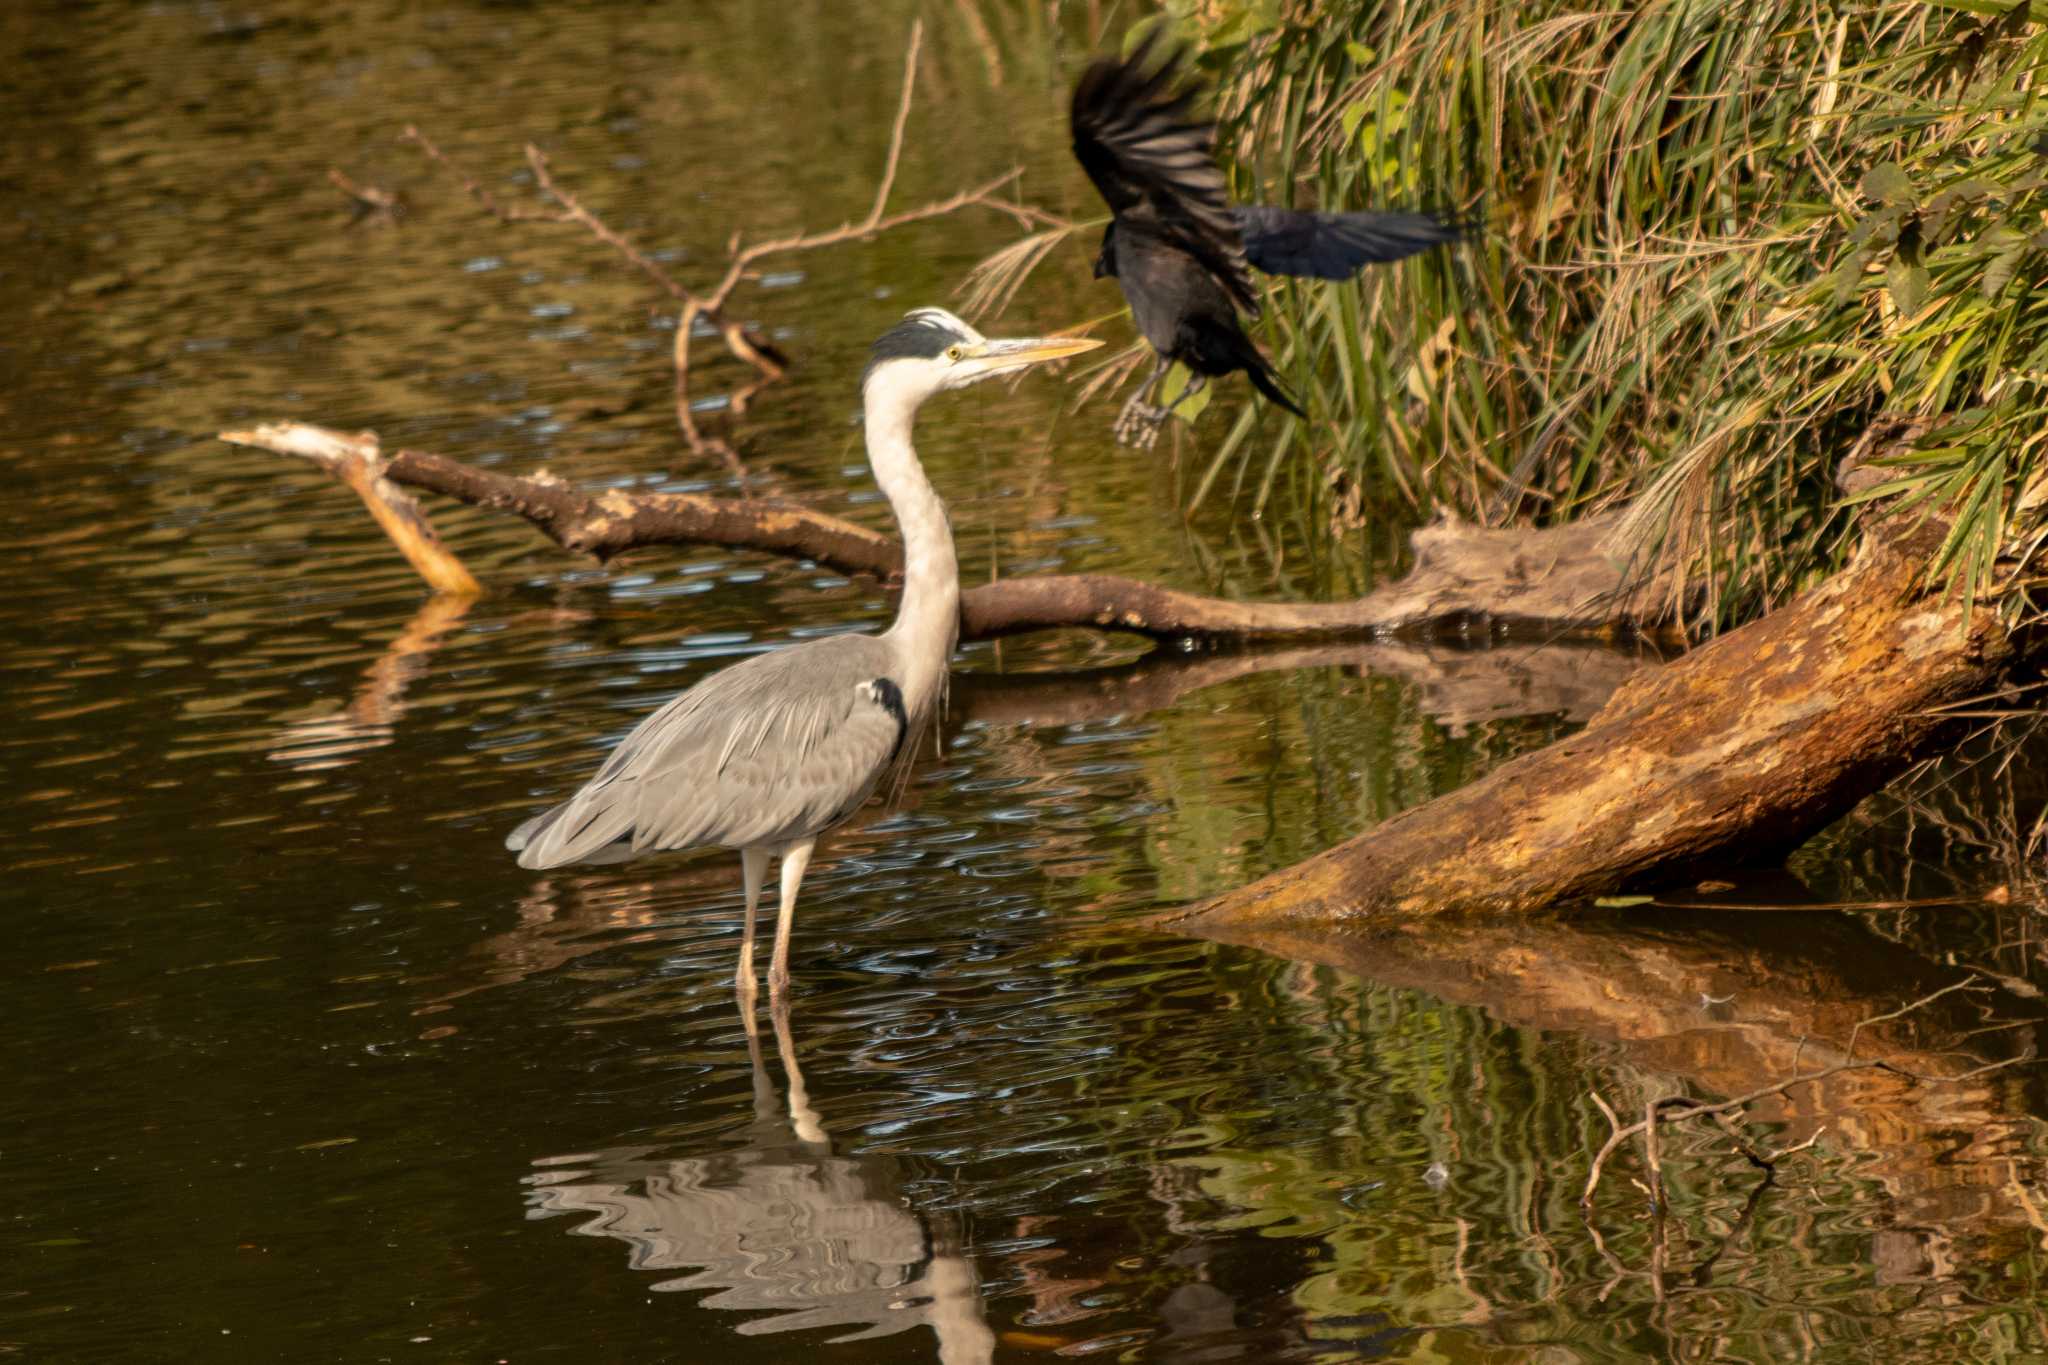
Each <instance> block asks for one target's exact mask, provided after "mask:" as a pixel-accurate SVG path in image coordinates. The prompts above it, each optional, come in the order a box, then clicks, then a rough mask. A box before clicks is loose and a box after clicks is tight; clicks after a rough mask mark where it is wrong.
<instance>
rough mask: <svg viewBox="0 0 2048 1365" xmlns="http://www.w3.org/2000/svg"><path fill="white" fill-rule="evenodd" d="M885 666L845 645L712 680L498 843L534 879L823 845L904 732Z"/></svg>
mask: <svg viewBox="0 0 2048 1365" xmlns="http://www.w3.org/2000/svg"><path fill="white" fill-rule="evenodd" d="M889 664H890V659H889V652H888V647H887V646H886V645H885V644H884V643H883V642H882V641H881V640H879V639H877V638H876V637H874V636H871V635H843V636H834V637H831V638H828V639H823V640H811V641H807V642H806V643H804V644H800V645H794V646H791V647H790V648H787V649H781V650H777V651H775V652H774V653H771V654H762V655H757V656H755V657H754V658H751V659H748V660H745V661H744V662H742V663H739V664H736V665H734V666H733V667H731V668H727V669H723V670H721V671H719V672H717V673H714V674H712V675H711V676H710V677H708V678H706V679H704V680H703V681H702V682H700V683H698V684H697V685H696V686H695V687H693V688H691V689H690V690H689V691H687V692H685V693H683V694H682V695H681V696H679V697H677V698H675V699H674V700H673V701H671V702H669V703H668V704H667V705H666V706H663V707H662V708H661V709H660V710H659V711H656V712H655V713H654V714H653V715H651V716H649V717H648V718H647V719H646V720H644V721H642V722H641V723H640V724H639V725H638V726H637V727H635V729H634V730H633V732H632V733H631V734H629V735H627V736H626V737H625V738H624V739H623V740H621V741H619V746H618V748H616V749H614V750H613V751H612V754H611V756H610V757H609V758H607V759H606V760H605V762H604V765H603V766H602V767H601V768H599V769H598V771H597V775H596V776H595V777H593V778H591V779H590V781H589V783H587V784H586V785H585V786H584V788H583V789H582V790H581V791H579V792H577V793H576V794H575V795H574V796H572V797H570V798H569V799H568V800H567V801H564V802H563V803H562V804H561V805H559V806H556V807H555V808H554V809H553V810H550V811H548V812H547V813H545V814H543V815H540V816H537V817H535V818H534V819H532V820H529V821H527V822H526V823H525V824H524V825H521V826H520V827H519V828H518V829H517V830H514V831H513V833H512V835H511V837H510V838H508V839H507V840H506V845H507V847H509V848H512V849H515V850H517V851H518V853H519V863H520V866H522V867H536V868H537V867H559V866H562V865H563V864H565V863H576V862H610V861H616V860H618V859H620V858H622V857H630V856H633V855H634V854H638V853H644V852H648V851H650V850H654V849H672V848H692V847H697V846H701V845H722V846H725V847H733V848H738V847H745V846H748V845H758V844H774V843H778V842H782V841H785V840H789V839H796V838H807V837H810V836H813V835H816V834H819V833H822V832H823V831H824V830H826V829H829V828H830V827H831V826H833V825H835V824H837V823H839V822H840V821H841V820H844V819H845V818H846V817H847V816H849V815H851V814H852V813H853V812H854V811H855V810H856V809H858V808H859V806H860V804H861V803H862V802H863V801H865V800H867V798H868V794H869V793H870V792H872V791H873V790H874V787H875V783H876V781H877V780H878V779H879V778H880V777H881V775H882V774H883V773H884V772H886V771H887V770H888V768H889V765H890V763H891V762H893V761H894V759H895V757H896V754H897V752H898V750H899V749H900V748H901V746H902V744H903V743H904V740H905V737H906V736H907V734H908V731H909V728H910V718H909V717H908V716H907V715H906V714H905V713H904V707H903V697H902V691H901V689H900V687H899V686H898V684H897V683H896V682H895V681H894V680H893V679H891V678H890V677H889V675H888V670H889Z"/></svg>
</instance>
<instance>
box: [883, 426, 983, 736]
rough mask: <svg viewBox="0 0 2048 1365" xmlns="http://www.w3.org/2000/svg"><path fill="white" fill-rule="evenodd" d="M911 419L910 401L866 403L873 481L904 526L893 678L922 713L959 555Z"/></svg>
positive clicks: (943, 655)
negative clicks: (913, 438) (897, 670)
mask: <svg viewBox="0 0 2048 1365" xmlns="http://www.w3.org/2000/svg"><path fill="white" fill-rule="evenodd" d="M878 408H886V409H887V411H882V412H878V411H877V409H878ZM911 420H912V411H911V409H909V408H908V407H902V406H895V405H889V404H880V403H870V405H869V409H868V418H867V440H868V463H869V464H871V465H873V466H874V470H875V482H876V483H878V484H880V485H881V487H882V493H883V495H884V496H886V497H887V498H888V499H889V506H890V508H891V509H892V510H894V512H895V513H896V522H897V524H898V525H899V526H901V527H902V528H903V603H902V605H901V606H899V607H898V608H897V610H896V624H895V625H893V626H891V627H890V628H889V632H888V636H887V637H886V638H888V640H889V641H890V643H891V644H892V645H893V646H894V647H895V650H896V654H897V658H898V659H899V660H900V661H901V662H900V664H899V667H901V668H902V670H903V674H904V676H903V677H901V678H899V679H898V680H897V681H898V682H899V684H900V685H901V686H902V688H903V692H904V699H905V702H906V703H907V705H908V709H909V711H910V713H911V714H912V715H913V716H922V715H924V714H925V713H926V712H928V711H929V710H930V708H931V706H932V704H933V703H934V702H935V701H936V700H937V699H938V695H939V691H940V688H941V687H942V686H943V685H944V683H945V679H946V663H947V661H948V660H949V659H950V658H951V657H952V654H953V644H954V640H955V637H956V636H957V635H958V634H959V629H960V561H959V560H958V559H957V558H956V557H955V555H954V552H953V527H952V524H951V523H950V522H948V521H947V520H946V505H945V504H944V503H942V502H940V501H939V495H938V493H937V492H936V491H935V490H934V489H933V488H932V484H931V480H930V479H927V478H926V477H925V475H924V466H923V465H921V464H919V463H918V459H917V451H916V450H915V449H914V448H913V447H912V446H911V444H910V424H911Z"/></svg>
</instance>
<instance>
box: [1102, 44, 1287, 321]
mask: <svg viewBox="0 0 2048 1365" xmlns="http://www.w3.org/2000/svg"><path fill="white" fill-rule="evenodd" d="M1159 47H1160V38H1159V32H1158V31H1157V30H1155V31H1154V33H1153V34H1152V35H1151V36H1150V37H1148V38H1147V39H1146V40H1145V41H1144V42H1143V43H1141V44H1140V45H1139V47H1138V49H1137V51H1135V52H1133V53H1132V54H1131V55H1130V56H1129V57H1128V58H1125V59H1124V60H1122V61H1118V60H1116V59H1115V58H1111V57H1104V58H1101V59H1099V60H1097V61H1095V62H1092V63H1090V65H1089V67H1088V69H1087V70H1086V71H1084V72H1082V73H1081V79H1080V80H1079V81H1078V82H1077V83H1076V84H1075V86H1074V99H1073V104H1072V106H1071V109H1070V110H1069V121H1070V123H1071V125H1072V128H1073V135H1074V156H1075V158H1076V159H1077V160H1078V161H1080V163H1081V169H1082V170H1084V171H1086V172H1087V173H1088V178H1089V179H1090V180H1092V181H1093V182H1095V188H1096V189H1097V190H1098V191H1100V192H1101V194H1102V198H1103V200H1104V201H1105V202H1106V203H1108V205H1109V207H1110V208H1111V209H1112V210H1113V211H1114V212H1115V213H1116V214H1117V215H1119V216H1134V217H1138V218H1140V219H1142V220H1144V221H1145V222H1146V223H1148V224H1149V225H1150V226H1151V227H1152V228H1153V230H1154V231H1156V232H1158V233H1160V234H1161V235H1162V236H1164V237H1166V238H1168V239H1169V240H1170V241H1172V242H1173V243H1174V244H1176V245H1178V246H1179V247H1181V248H1182V249H1183V250H1185V251H1187V252H1188V253H1189V254H1190V255H1192V256H1194V257H1195V258H1196V259H1197V260H1199V261H1200V262H1201V263H1202V265H1203V267H1204V268H1205V269H1207V270H1208V271H1209V273H1210V274H1212V275H1214V276H1215V277H1216V279H1217V281H1218V282H1219V283H1221V284H1222V285H1223V287H1224V289H1225V290H1227V291H1228V292H1229V294H1230V295H1231V297H1232V299H1233V300H1234V301H1235V302H1236V303H1237V305H1238V306H1239V307H1240V308H1243V309H1244V310H1245V311H1247V312H1249V313H1254V314H1256V313H1257V312H1258V311H1259V295H1258V289H1257V287H1256V286H1255V285H1254V284H1253V282H1252V277H1251V268H1250V267H1249V266H1248V265H1247V264H1246V262H1245V256H1244V244H1243V243H1242V242H1241V241H1240V240H1239V238H1238V229H1237V223H1236V220H1235V219H1234V218H1232V217H1231V214H1230V201H1229V198H1228V196H1227V195H1226V193H1225V190H1224V183H1223V172H1222V171H1221V170H1220V169H1218V168H1217V165H1216V125H1215V124H1213V123H1211V122H1209V121H1208V120H1206V119H1203V118H1199V117H1197V116H1196V114H1195V112H1194V107H1195V103H1196V101H1197V99H1198V98H1199V97H1200V95H1201V87H1200V85H1199V84H1197V83H1194V82H1183V81H1182V80H1181V72H1182V62H1183V58H1184V56H1185V54H1184V53H1182V52H1180V51H1174V50H1169V51H1166V52H1164V53H1161V52H1160V51H1159Z"/></svg>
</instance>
